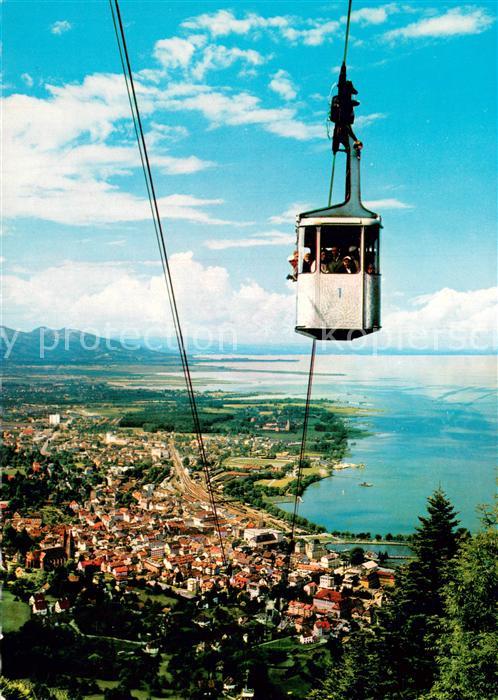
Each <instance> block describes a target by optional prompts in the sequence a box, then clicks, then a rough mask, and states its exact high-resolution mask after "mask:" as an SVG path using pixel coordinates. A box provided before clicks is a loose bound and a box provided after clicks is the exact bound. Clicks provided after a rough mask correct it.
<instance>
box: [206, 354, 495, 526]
mask: <svg viewBox="0 0 498 700" xmlns="http://www.w3.org/2000/svg"><path fill="white" fill-rule="evenodd" d="M206 359H207V358H205V359H204V362H203V364H202V365H197V366H196V371H195V377H196V378H202V379H203V388H208V389H212V388H221V389H224V390H230V391H231V390H236V391H247V392H258V393H261V394H263V393H264V394H268V393H269V392H276V393H278V395H284V396H301V397H303V398H304V396H305V392H306V379H307V377H306V373H307V368H308V362H309V359H308V358H306V357H302V356H299V357H285V358H284V359H282V360H281V361H279V362H275V357H274V356H273V357H268V358H262V357H258V358H251V360H254V361H251V362H250V363H248V362H247V361H246V362H244V361H243V360H242V359H241V361H240V362H238V361H237V358H236V357H233V358H231V360H230V362H229V363H228V362H227V363H226V364H225V365H224V363H223V357H222V356H220V357H218V358H213V357H210V358H209V360H210V361H209V362H206ZM270 359H271V360H272V361H271V362H270V361H269V360H270ZM315 371H316V374H315V381H314V385H313V396H314V397H315V398H319V397H323V398H328V399H332V400H335V401H338V402H340V403H341V404H347V403H350V404H351V405H355V406H361V407H362V408H366V409H369V411H370V414H369V415H368V416H367V417H362V418H361V419H360V418H356V419H354V420H356V421H357V423H358V424H359V425H361V426H362V427H365V428H366V429H367V430H368V431H369V432H371V433H372V436H371V437H366V438H364V439H361V440H358V441H357V442H356V444H354V445H351V454H350V456H348V457H347V458H346V460H345V461H347V462H354V463H365V465H366V466H365V469H362V470H359V469H346V470H343V471H340V472H336V473H335V474H334V475H333V476H332V477H330V478H328V479H324V480H322V481H320V482H318V483H315V484H312V485H311V486H310V487H309V488H308V489H307V490H306V493H305V494H304V497H303V502H302V503H301V504H300V506H299V514H300V515H303V516H304V517H306V518H309V519H310V520H313V521H314V522H317V523H320V524H321V525H324V526H325V527H326V528H327V529H328V530H334V529H338V530H350V531H352V532H357V531H362V530H363V531H365V530H370V531H371V532H372V534H376V533H379V534H381V535H384V534H386V533H388V532H391V533H393V534H396V533H409V532H411V531H413V528H414V526H415V525H416V523H417V516H418V515H419V514H423V513H424V511H425V504H426V498H427V496H429V495H430V494H431V493H432V491H433V490H434V489H435V488H437V487H438V486H441V487H442V488H443V490H444V491H445V492H446V494H447V495H448V497H449V498H450V500H451V501H452V503H453V504H454V506H455V508H456V509H457V510H458V511H459V518H460V521H461V524H462V525H463V526H465V527H468V528H469V529H472V530H474V529H475V528H476V527H477V526H478V522H479V519H478V515H477V514H476V507H477V505H478V504H480V503H488V504H489V503H491V502H492V500H493V497H494V493H495V483H496V482H495V470H496V463H497V453H498V450H497V447H498V437H497V436H498V420H497V366H496V358H495V357H491V356H353V355H347V356H346V355H331V354H326V353H324V354H321V353H319V354H318V356H317V361H316V367H315ZM227 380H230V384H227V383H226V382H227ZM218 382H219V383H218ZM363 481H367V482H368V483H371V484H372V487H371V488H366V487H362V486H360V483H361V482H363ZM282 508H285V509H287V510H290V509H291V508H292V506H291V505H290V504H282Z"/></svg>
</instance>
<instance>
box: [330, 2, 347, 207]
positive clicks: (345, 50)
mask: <svg viewBox="0 0 498 700" xmlns="http://www.w3.org/2000/svg"><path fill="white" fill-rule="evenodd" d="M352 7H353V0H349V1H348V16H347V19H346V36H345V38H344V55H343V59H342V63H343V65H344V64H345V63H346V60H347V57H348V46H349V30H350V27H351V8H352ZM336 156H337V153H334V155H333V157H332V172H331V174H330V186H329V201H328V206H329V207H330V206H332V190H333V189H334V175H335V159H336Z"/></svg>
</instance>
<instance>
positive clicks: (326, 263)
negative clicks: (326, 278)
mask: <svg viewBox="0 0 498 700" xmlns="http://www.w3.org/2000/svg"><path fill="white" fill-rule="evenodd" d="M330 263H331V257H330V252H329V251H328V250H326V249H325V248H322V250H321V251H320V272H321V273H322V274H324V275H328V274H329V273H330V271H331V270H330Z"/></svg>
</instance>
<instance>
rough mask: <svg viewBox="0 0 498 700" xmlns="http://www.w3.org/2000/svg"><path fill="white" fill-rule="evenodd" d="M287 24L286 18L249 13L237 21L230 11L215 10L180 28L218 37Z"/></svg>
mask: <svg viewBox="0 0 498 700" xmlns="http://www.w3.org/2000/svg"><path fill="white" fill-rule="evenodd" d="M288 24H289V19H288V18H287V17H279V16H276V17H262V16H261V15H256V14H254V13H249V14H247V15H246V16H245V17H244V18H243V19H237V18H236V17H235V15H234V14H233V12H231V11H230V10H217V11H216V12H212V13H205V14H202V15H198V16H197V17H191V18H190V19H187V20H185V21H184V22H183V23H182V27H184V28H186V29H200V30H202V31H208V32H209V33H210V34H212V36H215V37H218V36H228V35H229V34H239V35H242V34H247V33H248V32H250V31H251V30H254V29H266V28H280V27H286V26H287V25H288Z"/></svg>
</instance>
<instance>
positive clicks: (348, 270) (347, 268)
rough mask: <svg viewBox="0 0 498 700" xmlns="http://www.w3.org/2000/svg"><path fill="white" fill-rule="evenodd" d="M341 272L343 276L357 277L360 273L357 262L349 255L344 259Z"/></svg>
mask: <svg viewBox="0 0 498 700" xmlns="http://www.w3.org/2000/svg"><path fill="white" fill-rule="evenodd" d="M339 272H340V273H341V274H343V275H355V274H356V273H357V272H358V269H357V267H356V263H355V261H354V260H353V259H352V258H351V257H350V256H349V255H346V256H345V257H344V258H343V259H342V267H341V269H340V270H339Z"/></svg>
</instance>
